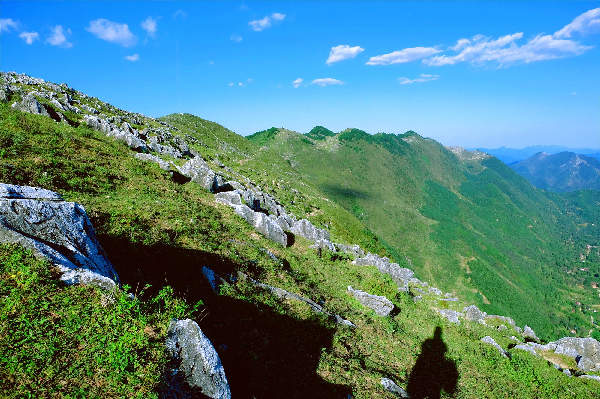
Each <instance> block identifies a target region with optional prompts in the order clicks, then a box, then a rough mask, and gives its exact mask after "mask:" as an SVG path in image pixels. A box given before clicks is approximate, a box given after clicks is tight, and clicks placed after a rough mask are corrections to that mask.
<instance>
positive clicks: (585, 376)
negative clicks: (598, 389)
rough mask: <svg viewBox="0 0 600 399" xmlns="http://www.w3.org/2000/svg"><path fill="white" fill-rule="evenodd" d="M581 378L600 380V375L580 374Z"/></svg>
mask: <svg viewBox="0 0 600 399" xmlns="http://www.w3.org/2000/svg"><path fill="white" fill-rule="evenodd" d="M579 378H588V379H590V380H596V381H598V382H600V376H597V375H588V374H584V375H580V376H579Z"/></svg>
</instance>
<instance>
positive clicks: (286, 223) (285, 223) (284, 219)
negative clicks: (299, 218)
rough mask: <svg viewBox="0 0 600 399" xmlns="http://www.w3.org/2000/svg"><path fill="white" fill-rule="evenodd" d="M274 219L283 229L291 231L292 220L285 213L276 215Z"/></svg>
mask: <svg viewBox="0 0 600 399" xmlns="http://www.w3.org/2000/svg"><path fill="white" fill-rule="evenodd" d="M275 221H276V222H277V224H278V225H279V226H280V227H281V228H282V229H283V231H291V230H292V226H293V225H294V220H293V219H292V218H291V217H290V216H289V215H287V214H282V215H280V216H277V219H275Z"/></svg>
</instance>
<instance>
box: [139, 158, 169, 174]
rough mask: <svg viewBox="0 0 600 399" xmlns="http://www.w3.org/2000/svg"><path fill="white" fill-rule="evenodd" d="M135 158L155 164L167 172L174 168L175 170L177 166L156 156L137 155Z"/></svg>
mask: <svg viewBox="0 0 600 399" xmlns="http://www.w3.org/2000/svg"><path fill="white" fill-rule="evenodd" d="M134 157H136V158H137V159H139V160H142V161H147V162H154V163H156V164H158V166H159V167H160V168H161V169H162V170H166V171H167V172H168V171H171V170H173V169H172V167H173V168H174V167H175V165H173V163H172V162H167V161H165V160H163V159H162V158H161V157H157V156H156V155H152V154H144V153H137V154H135V155H134Z"/></svg>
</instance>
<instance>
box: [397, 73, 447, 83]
mask: <svg viewBox="0 0 600 399" xmlns="http://www.w3.org/2000/svg"><path fill="white" fill-rule="evenodd" d="M439 77H440V76H439V75H426V74H423V73H422V74H420V75H419V77H417V78H416V79H409V78H400V79H398V80H399V83H400V84H401V85H407V84H410V83H421V82H429V81H432V80H436V79H437V78H439Z"/></svg>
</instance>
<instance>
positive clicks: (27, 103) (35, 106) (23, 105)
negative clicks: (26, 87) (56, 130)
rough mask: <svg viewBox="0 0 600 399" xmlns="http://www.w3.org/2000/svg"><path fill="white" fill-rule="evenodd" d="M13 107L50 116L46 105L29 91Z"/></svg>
mask: <svg viewBox="0 0 600 399" xmlns="http://www.w3.org/2000/svg"><path fill="white" fill-rule="evenodd" d="M11 107H12V108H14V109H17V110H19V111H23V112H28V113H30V114H36V115H44V116H50V115H49V114H48V111H47V110H46V107H44V106H43V105H42V104H40V102H39V101H38V100H37V99H36V98H35V96H34V95H33V94H31V93H28V94H27V95H26V96H25V97H24V98H23V100H22V101H21V102H20V103H14V104H13V105H12V106H11Z"/></svg>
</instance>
